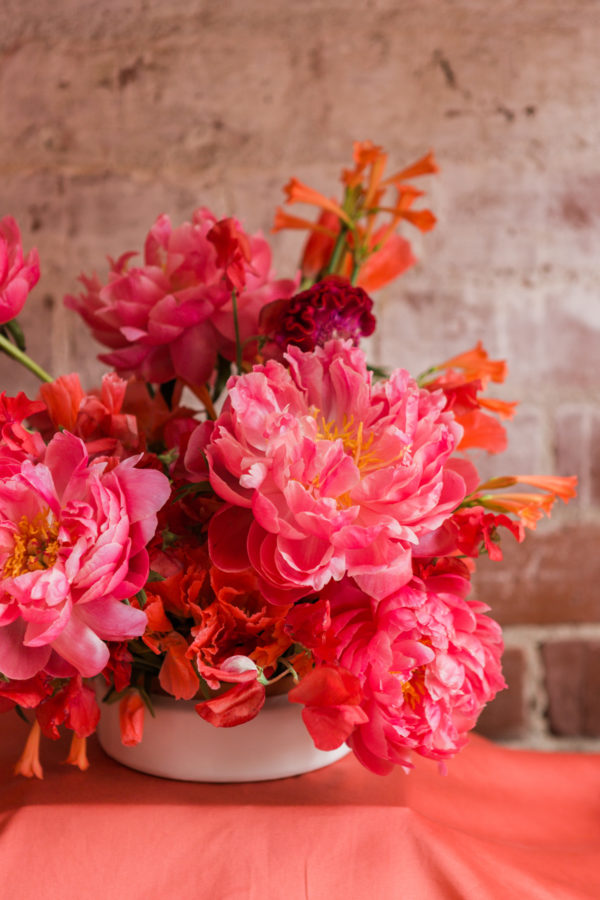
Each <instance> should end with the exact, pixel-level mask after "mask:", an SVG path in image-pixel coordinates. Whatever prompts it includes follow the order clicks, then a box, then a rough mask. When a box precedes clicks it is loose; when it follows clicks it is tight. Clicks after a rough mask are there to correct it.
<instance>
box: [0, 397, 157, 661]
mask: <svg viewBox="0 0 600 900" xmlns="http://www.w3.org/2000/svg"><path fill="white" fill-rule="evenodd" d="M3 402H4V415H5V417H6V416H7V414H8V413H10V414H11V416H12V418H13V419H15V418H16V419H18V417H19V413H20V414H21V415H27V414H28V413H30V412H32V411H35V410H37V409H39V406H40V404H31V405H29V406H28V404H27V403H26V402H24V401H23V402H21V404H20V405H19V408H18V409H15V406H14V404H12V405H11V404H9V403H7V401H6V400H4V398H3ZM20 429H21V430H20ZM2 433H3V441H2V444H1V445H0V585H1V593H0V597H1V599H0V672H2V674H3V675H4V676H6V677H7V678H9V679H28V678H31V677H32V676H34V675H36V674H37V673H38V672H41V671H42V670H43V671H44V673H46V674H49V675H51V676H55V677H71V676H74V675H77V674H78V673H79V674H80V675H82V676H84V677H90V676H93V675H97V674H98V673H99V672H101V671H102V669H103V668H104V667H105V666H106V664H107V662H108V660H109V650H108V647H107V646H106V643H105V641H118V640H123V639H126V638H131V637H134V636H136V635H139V634H141V633H142V632H143V631H144V628H145V625H146V617H145V615H144V613H142V612H141V611H140V610H137V609H134V608H133V607H131V606H129V605H126V604H124V603H122V602H121V601H123V600H126V599H128V598H130V597H132V596H133V595H134V594H135V593H136V592H137V591H139V590H140V589H141V588H142V587H143V586H144V584H145V582H146V579H147V577H148V553H147V551H146V544H147V543H148V541H149V539H150V538H151V537H152V535H153V534H154V531H155V528H156V521H157V519H156V514H157V511H158V509H159V508H160V507H161V506H162V505H163V504H164V503H165V502H166V500H167V498H168V496H169V493H170V488H169V483H168V480H167V479H166V478H165V476H164V475H162V474H161V473H160V472H158V471H156V470H153V469H137V468H136V467H135V464H136V461H137V458H136V457H130V458H129V459H125V460H123V461H121V462H118V461H116V460H115V462H114V463H113V464H110V465H109V464H108V462H107V461H96V462H93V461H91V460H90V458H89V455H88V451H87V448H86V446H85V444H84V443H83V441H82V440H81V439H80V438H78V437H75V436H74V435H72V434H70V433H69V432H63V433H57V434H56V435H55V436H54V437H53V438H52V439H51V440H50V442H49V444H48V445H47V446H46V445H44V443H43V441H41V438H39V435H36V437H37V438H38V440H37V441H35V442H32V441H31V440H30V437H29V436H28V432H27V431H26V430H25V429H22V426H20V425H19V422H18V421H17V422H14V421H13V422H5V424H4V427H3V429H2Z"/></svg>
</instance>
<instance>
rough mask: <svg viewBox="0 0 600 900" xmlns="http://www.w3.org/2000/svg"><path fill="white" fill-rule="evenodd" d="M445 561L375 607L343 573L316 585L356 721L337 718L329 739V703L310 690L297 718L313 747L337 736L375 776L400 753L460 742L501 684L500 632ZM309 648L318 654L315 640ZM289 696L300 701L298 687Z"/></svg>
mask: <svg viewBox="0 0 600 900" xmlns="http://www.w3.org/2000/svg"><path fill="white" fill-rule="evenodd" d="M454 565H456V563H454ZM451 566H452V564H449V571H445V572H444V571H443V570H441V571H436V570H435V569H432V570H431V571H429V572H428V573H424V575H425V577H424V578H415V579H413V581H412V582H410V583H409V584H408V585H405V586H404V587H403V588H402V589H401V590H400V591H399V592H397V593H396V594H395V595H392V596H390V597H387V598H386V599H385V600H383V601H381V602H379V603H377V602H376V601H374V600H373V598H371V597H369V596H367V595H366V594H365V593H364V592H362V591H361V590H360V589H359V588H358V587H357V586H356V585H355V584H353V583H352V581H351V580H349V579H346V580H345V581H344V582H342V584H341V585H335V586H333V585H329V586H328V587H327V588H326V589H325V590H324V592H323V602H325V603H327V604H329V606H330V611H331V636H332V637H333V636H335V640H336V643H337V655H338V662H339V665H340V666H341V669H342V671H346V672H347V673H350V675H351V676H352V677H354V678H355V679H356V680H357V683H358V684H359V686H360V688H359V689H360V695H361V696H360V701H357V700H356V699H355V700H354V702H355V703H357V702H359V709H360V711H361V712H362V714H363V715H364V719H363V720H362V721H360V720H358V721H357V719H355V723H356V724H355V725H354V727H353V728H352V729H349V728H348V725H347V723H345V722H343V723H341V724H340V725H339V726H338V730H337V744H336V743H335V742H334V741H333V740H332V736H331V722H332V716H335V715H337V711H338V706H337V700H336V698H335V697H330V696H329V692H328V691H327V690H325V689H323V690H321V691H320V696H319V692H317V691H315V690H313V691H312V696H311V697H310V703H309V706H308V709H307V711H309V712H310V715H309V717H308V718H306V717H305V721H306V724H307V727H308V729H309V731H310V732H311V735H312V736H313V739H314V740H315V743H317V746H318V745H319V741H322V740H323V734H325V735H326V736H327V737H328V738H329V739H330V740H331V744H330V746H339V745H340V744H341V743H342V741H343V740H346V741H347V743H348V744H349V746H350V747H352V749H353V751H354V753H355V754H356V756H357V757H358V759H359V760H360V761H361V762H362V763H363V765H365V766H366V767H367V768H369V769H371V770H372V771H374V772H376V773H378V774H385V773H387V772H389V771H391V769H392V768H393V767H394V765H401V766H404V767H407V766H410V751H415V752H417V753H419V754H420V755H422V756H426V757H429V758H431V759H436V760H440V761H443V760H444V759H447V758H448V757H450V756H453V755H454V754H455V753H456V752H457V751H458V750H459V749H460V748H461V747H462V746H463V745H464V744H465V743H466V740H467V732H468V731H469V729H471V728H472V727H473V725H474V724H475V721H476V719H477V717H478V715H479V713H480V712H481V710H482V708H483V706H484V705H485V704H486V703H487V702H488V701H489V700H491V699H493V697H494V696H495V694H496V693H497V691H499V690H501V689H502V688H503V687H505V684H504V681H503V679H502V674H501V667H500V656H501V652H502V638H501V631H500V626H499V625H497V623H496V622H494V621H493V620H492V619H490V618H489V617H488V616H486V615H483V613H484V611H485V610H487V607H486V606H484V605H483V604H481V603H477V602H475V601H468V600H467V599H466V594H467V593H468V590H469V582H468V580H467V579H466V578H465V577H463V576H462V575H461V574H458V572H453V571H452V570H451V568H450V567H451ZM458 566H460V564H458ZM303 605H304V604H299V606H297V607H295V611H296V610H298V608H299V607H301V606H303ZM306 605H307V606H310V604H306ZM313 652H314V653H315V656H316V657H317V659H319V655H320V654H319V648H318V646H317V645H315V647H314V648H313ZM321 668H323V669H324V670H325V671H326V672H330V671H331V668H332V667H331V663H328V662H324V663H323V664H322V665H318V666H317V669H315V673H318V672H319V670H320V669H321ZM309 678H313V680H314V678H315V675H312V674H311V676H309ZM305 680H306V679H305ZM302 684H303V682H300V685H299V687H302ZM290 699H291V700H293V701H295V702H303V703H306V702H307V701H306V700H305V699H304V697H303V695H302V692H301V691H299V689H298V688H294V690H293V691H292V692H291V693H290ZM349 731H350V733H348V732H349Z"/></svg>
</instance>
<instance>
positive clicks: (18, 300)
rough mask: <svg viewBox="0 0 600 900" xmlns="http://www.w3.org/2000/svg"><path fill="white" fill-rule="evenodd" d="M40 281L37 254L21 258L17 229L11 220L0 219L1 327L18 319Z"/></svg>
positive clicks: (10, 217)
mask: <svg viewBox="0 0 600 900" xmlns="http://www.w3.org/2000/svg"><path fill="white" fill-rule="evenodd" d="M39 277H40V264H39V259H38V252H37V250H31V251H30V252H29V253H28V254H27V256H26V257H23V245H22V243H21V232H20V231H19V226H18V225H17V223H16V222H15V220H14V219H13V218H12V216H5V217H4V218H3V219H0V325H3V324H4V323H5V322H9V321H10V320H11V319H14V317H15V316H18V315H19V313H20V312H21V310H22V308H23V304H24V303H25V300H26V299H27V295H28V294H29V292H30V290H31V289H32V288H33V287H34V286H35V285H36V284H37V282H38V280H39Z"/></svg>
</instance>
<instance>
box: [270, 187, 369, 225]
mask: <svg viewBox="0 0 600 900" xmlns="http://www.w3.org/2000/svg"><path fill="white" fill-rule="evenodd" d="M284 191H285V193H286V194H287V202H288V203H308V204H309V205H310V206H318V207H320V208H321V209H328V210H329V211H330V212H332V213H335V215H336V216H338V218H340V219H341V220H342V221H343V222H345V223H346V224H347V225H350V226H351V225H352V221H351V219H350V218H349V217H348V215H346V213H345V212H344V210H343V209H342V207H341V206H340V205H339V204H338V203H336V202H335V200H328V199H327V197H325V196H324V194H320V193H319V191H315V190H314V189H313V188H310V187H308V186H307V185H306V184H303V183H302V182H301V181H299V180H298V179H297V178H290V180H289V181H288V183H287V184H286V186H285V187H284Z"/></svg>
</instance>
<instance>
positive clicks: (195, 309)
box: [65, 209, 296, 385]
mask: <svg viewBox="0 0 600 900" xmlns="http://www.w3.org/2000/svg"><path fill="white" fill-rule="evenodd" d="M132 256H135V254H134V253H126V254H124V255H123V256H121V257H120V258H119V259H118V260H117V261H116V262H113V261H111V271H110V274H109V279H108V283H107V284H102V283H101V281H100V280H99V278H98V277H97V276H96V275H94V276H93V277H91V278H89V277H86V276H82V277H81V281H82V283H83V285H84V287H85V292H84V293H83V294H80V295H79V296H77V297H75V296H69V297H66V298H65V303H66V305H67V306H68V307H70V308H71V309H74V310H76V311H77V312H78V313H79V314H80V315H81V317H82V318H83V320H84V321H85V322H86V323H87V325H88V326H89V327H90V329H91V331H92V333H93V335H94V337H95V338H96V339H97V340H98V341H100V343H102V344H104V345H105V346H107V347H109V348H110V351H111V352H110V353H105V354H103V355H102V356H101V357H100V359H101V360H102V361H103V362H106V363H107V364H108V365H110V366H113V367H114V368H115V369H116V371H117V372H118V373H119V374H121V375H125V376H127V375H131V374H135V375H137V376H139V377H140V378H142V379H144V380H145V381H150V382H157V383H164V382H166V381H169V380H171V379H173V378H177V377H178V378H181V379H182V380H183V381H185V382H187V383H188V384H192V385H201V384H203V383H204V382H206V381H207V380H208V379H209V378H210V377H211V375H212V373H213V370H214V368H215V365H216V361H217V354H220V355H221V356H223V357H225V358H226V359H228V360H234V359H235V357H236V345H235V323H234V316H233V305H232V303H233V301H232V287H235V289H236V290H237V294H238V295H237V298H236V305H237V319H238V328H239V338H240V342H241V343H242V344H243V345H245V349H246V356H247V357H250V356H251V354H252V346H251V344H252V342H250V343H248V341H249V339H250V338H252V337H255V336H256V335H257V334H258V318H259V314H260V310H261V309H262V307H263V306H264V305H265V304H266V303H269V302H271V301H273V300H275V299H277V298H279V297H289V296H290V295H291V294H292V293H293V291H294V288H295V284H296V283H295V281H293V280H291V279H283V280H276V279H275V278H274V276H273V273H272V271H271V251H270V248H269V245H268V244H267V242H266V241H265V240H264V238H262V237H261V236H260V235H254V236H252V237H250V236H248V235H246V234H245V233H244V232H243V231H242V229H241V226H240V225H239V223H238V222H237V221H236V220H234V219H226V220H222V221H221V222H217V220H216V218H215V217H214V216H213V214H212V213H211V212H210V211H209V210H207V209H198V210H197V211H196V212H195V213H194V215H193V217H192V221H191V222H186V223H185V224H183V225H181V226H180V227H179V228H175V229H174V228H172V226H171V222H170V220H169V217H168V216H166V215H162V216H159V218H158V219H157V220H156V222H155V224H154V226H153V227H152V229H151V230H150V232H149V234H148V236H147V238H146V243H145V249H144V263H143V265H141V266H135V267H130V265H129V263H130V259H131V257H132Z"/></svg>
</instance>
